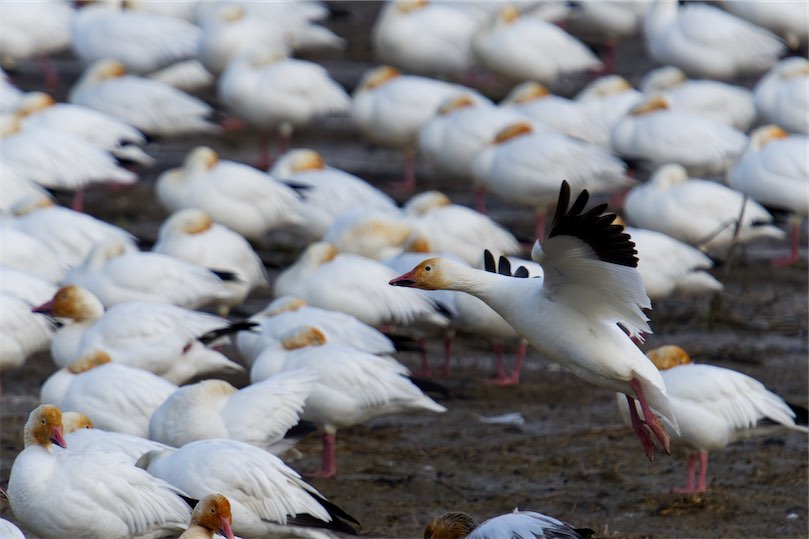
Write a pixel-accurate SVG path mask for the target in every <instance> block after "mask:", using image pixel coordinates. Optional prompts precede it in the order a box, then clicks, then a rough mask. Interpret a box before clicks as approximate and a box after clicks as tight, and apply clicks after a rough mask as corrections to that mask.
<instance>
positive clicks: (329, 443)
mask: <svg viewBox="0 0 809 539" xmlns="http://www.w3.org/2000/svg"><path fill="white" fill-rule="evenodd" d="M305 475H306V477H320V478H326V477H334V476H335V475H337V435H336V434H328V433H326V434H323V467H322V468H321V469H320V470H317V471H316V472H312V473H308V474H305Z"/></svg>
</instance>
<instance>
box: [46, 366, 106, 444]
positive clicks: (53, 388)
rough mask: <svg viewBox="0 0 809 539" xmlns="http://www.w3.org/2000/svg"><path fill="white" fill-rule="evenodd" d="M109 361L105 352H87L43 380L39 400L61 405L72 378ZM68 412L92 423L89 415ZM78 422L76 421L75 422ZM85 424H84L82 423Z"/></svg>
mask: <svg viewBox="0 0 809 539" xmlns="http://www.w3.org/2000/svg"><path fill="white" fill-rule="evenodd" d="M109 362H110V356H109V355H107V354H102V353H94V354H88V355H86V356H84V357H82V358H80V359H78V360H76V361H74V362H73V363H71V364H70V365H68V366H67V367H62V368H61V369H59V370H57V371H56V372H54V373H53V374H51V375H50V376H48V378H47V379H46V380H45V382H43V384H42V387H40V388H39V401H40V402H42V403H43V404H53V405H54V406H61V405H62V402H63V401H64V400H65V395H67V391H68V389H70V384H71V383H72V382H73V379H74V378H76V376H78V375H79V374H81V373H83V372H87V371H89V370H90V369H94V368H95V367H98V366H100V365H106V364H107V363H109ZM69 413H70V414H74V415H72V416H69V417H74V418H76V417H81V418H86V421H89V422H90V423H92V420H90V418H89V417H87V416H86V415H84V414H82V413H80V412H69ZM77 424H78V423H77ZM65 425H66V428H67V425H68V423H67V421H66V420H65ZM82 426H86V425H82ZM65 432H70V430H66V431H65Z"/></svg>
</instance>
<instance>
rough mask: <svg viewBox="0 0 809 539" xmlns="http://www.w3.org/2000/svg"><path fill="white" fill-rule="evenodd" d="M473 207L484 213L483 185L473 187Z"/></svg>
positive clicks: (484, 191) (484, 197)
mask: <svg viewBox="0 0 809 539" xmlns="http://www.w3.org/2000/svg"><path fill="white" fill-rule="evenodd" d="M475 209H477V210H478V213H482V214H483V215H486V190H485V189H483V187H475Z"/></svg>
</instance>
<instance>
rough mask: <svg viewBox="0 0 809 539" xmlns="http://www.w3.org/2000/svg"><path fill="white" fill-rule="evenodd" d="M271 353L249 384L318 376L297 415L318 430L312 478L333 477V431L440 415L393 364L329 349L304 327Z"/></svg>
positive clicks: (335, 347) (267, 352) (255, 368)
mask: <svg viewBox="0 0 809 539" xmlns="http://www.w3.org/2000/svg"><path fill="white" fill-rule="evenodd" d="M275 348H276V349H273V348H267V349H266V350H265V351H264V353H262V355H261V356H259V358H258V359H256V362H255V363H254V364H253V368H252V370H251V371H250V379H251V380H252V381H254V382H255V381H256V380H261V379H265V378H266V377H267V376H270V375H272V374H273V373H274V372H289V371H295V370H298V369H310V370H312V371H314V372H316V373H317V376H318V380H317V382H316V383H315V384H314V386H313V387H312V392H311V393H310V394H309V396H308V397H307V399H306V404H305V405H304V408H303V412H302V413H301V418H303V419H306V420H308V421H312V422H314V423H315V424H317V425H318V426H319V427H320V428H321V429H322V430H323V466H322V468H321V469H320V470H318V471H317V472H314V473H313V474H311V476H312V477H333V476H334V475H336V474H337V457H336V451H337V446H336V436H337V429H339V428H343V427H349V426H351V425H356V424H359V423H363V422H365V421H368V420H369V419H372V418H374V417H379V416H383V415H388V414H398V413H405V412H415V411H430V412H439V413H440V412H445V411H446V408H444V407H443V406H441V405H440V404H438V403H436V402H435V401H434V400H432V399H431V398H430V397H428V396H426V395H425V394H424V393H422V392H421V390H420V389H419V388H418V387H416V385H415V384H413V383H412V382H411V381H410V380H409V378H408V376H409V374H410V372H409V371H408V370H407V368H406V367H405V366H404V365H401V364H400V363H398V362H397V361H395V360H394V359H393V358H390V357H379V356H376V355H373V354H368V353H367V352H362V351H360V350H357V349H356V348H353V347H350V346H343V345H339V344H329V343H327V342H326V341H325V339H324V338H323V335H322V334H318V333H317V330H315V329H314V328H311V327H309V326H303V327H302V328H297V329H295V330H292V331H291V332H289V333H287V334H286V335H285V337H284V338H283V339H281V341H280V342H279V343H278V345H277V346H276V347H275ZM276 350H277V351H278V352H280V353H275V352H276Z"/></svg>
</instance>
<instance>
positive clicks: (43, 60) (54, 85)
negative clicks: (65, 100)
mask: <svg viewBox="0 0 809 539" xmlns="http://www.w3.org/2000/svg"><path fill="white" fill-rule="evenodd" d="M39 61H40V64H41V65H42V73H43V74H44V75H45V85H46V86H47V87H48V91H49V92H50V93H52V94H53V93H55V92H56V91H57V90H58V89H59V72H58V71H57V70H56V68H55V67H53V62H52V61H51V59H50V57H49V56H47V55H42V56H40V58H39Z"/></svg>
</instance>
